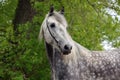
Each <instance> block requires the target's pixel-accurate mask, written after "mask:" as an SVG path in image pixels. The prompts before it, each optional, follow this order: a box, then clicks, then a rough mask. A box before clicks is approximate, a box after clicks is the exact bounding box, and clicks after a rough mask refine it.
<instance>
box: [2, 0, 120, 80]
mask: <svg viewBox="0 0 120 80" xmlns="http://www.w3.org/2000/svg"><path fill="white" fill-rule="evenodd" d="M31 1H34V2H35V3H34V5H33V8H35V9H36V12H37V14H36V15H35V16H34V18H33V20H32V22H27V23H25V24H20V25H19V26H18V31H19V34H18V36H14V31H13V24H12V20H13V19H14V17H15V9H16V7H17V3H18V1H17V0H6V2H5V3H4V4H3V3H2V2H0V78H1V79H2V80H50V65H49V62H48V59H47V56H46V52H45V47H44V42H43V41H42V42H39V41H38V34H39V30H40V25H41V23H42V21H43V19H44V17H45V15H46V13H48V11H49V7H50V5H51V4H54V6H55V8H56V10H58V11H59V10H60V8H61V6H62V5H64V7H65V16H66V18H67V21H68V24H69V28H68V31H69V33H70V34H71V36H72V38H73V39H74V40H75V41H76V42H78V43H80V44H81V45H83V46H85V47H87V48H88V49H90V50H101V49H103V48H102V46H101V45H100V44H101V42H102V41H104V40H108V41H109V42H113V43H112V45H113V46H114V47H119V46H120V41H119V39H118V38H119V37H120V25H119V21H118V19H117V18H116V19H115V20H113V18H112V17H111V16H110V15H109V14H107V13H106V12H105V10H104V9H105V8H106V7H107V6H109V4H108V2H107V0H106V1H105V2H104V0H101V1H99V2H100V4H98V1H97V0H85V1H83V0H70V1H68V0H60V1H59V0H44V1H39V0H38V1H37V0H31ZM118 4H120V3H119V2H118ZM113 6H114V5H113ZM113 6H112V7H113ZM112 7H111V8H112ZM114 8H115V10H116V12H118V14H119V13H120V10H119V9H118V8H116V7H114ZM112 9H113V8H112Z"/></svg>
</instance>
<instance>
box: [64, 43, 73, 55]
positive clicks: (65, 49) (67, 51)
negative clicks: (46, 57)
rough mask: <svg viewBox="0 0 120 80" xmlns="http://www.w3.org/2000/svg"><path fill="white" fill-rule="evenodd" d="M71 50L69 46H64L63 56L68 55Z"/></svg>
mask: <svg viewBox="0 0 120 80" xmlns="http://www.w3.org/2000/svg"><path fill="white" fill-rule="evenodd" d="M71 50H72V46H71V45H69V44H66V45H65V46H64V48H63V54H64V55H68V54H69V53H71Z"/></svg>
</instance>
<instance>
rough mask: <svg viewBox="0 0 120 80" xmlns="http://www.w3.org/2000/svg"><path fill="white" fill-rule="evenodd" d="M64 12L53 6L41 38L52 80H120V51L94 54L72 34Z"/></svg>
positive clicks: (43, 26)
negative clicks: (43, 42) (68, 30)
mask: <svg viewBox="0 0 120 80" xmlns="http://www.w3.org/2000/svg"><path fill="white" fill-rule="evenodd" d="M67 26H68V25H67V21H66V19H65V17H64V9H62V10H61V11H59V12H56V11H55V10H54V8H53V7H51V9H50V11H49V13H48V14H47V15H46V17H45V19H44V21H43V23H42V26H41V29H40V34H39V38H43V39H44V41H45V45H46V51H47V54H48V58H49V61H50V65H51V73H52V80H120V49H115V50H111V51H90V50H88V49H86V48H85V47H83V46H81V45H80V44H78V43H77V42H75V41H74V40H73V39H72V38H71V36H70V35H69V34H68V32H67V30H66V28H67Z"/></svg>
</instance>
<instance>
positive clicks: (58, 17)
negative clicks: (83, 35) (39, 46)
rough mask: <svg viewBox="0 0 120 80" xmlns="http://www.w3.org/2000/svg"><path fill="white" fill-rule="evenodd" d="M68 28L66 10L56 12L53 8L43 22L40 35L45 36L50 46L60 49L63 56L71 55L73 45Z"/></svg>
mask: <svg viewBox="0 0 120 80" xmlns="http://www.w3.org/2000/svg"><path fill="white" fill-rule="evenodd" d="M66 28H67V21H66V19H65V17H64V9H62V10H61V11H60V12H56V11H54V8H53V7H51V8H50V11H49V13H48V14H47V16H46V18H45V20H44V21H43V24H42V26H41V33H40V34H42V35H43V37H44V39H45V41H46V42H47V43H48V44H50V45H52V46H53V47H55V48H57V49H59V50H60V51H61V52H62V53H63V54H69V53H71V50H72V43H71V38H70V36H69V34H68V33H67V30H66Z"/></svg>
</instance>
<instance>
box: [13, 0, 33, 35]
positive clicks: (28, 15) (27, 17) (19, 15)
mask: <svg viewBox="0 0 120 80" xmlns="http://www.w3.org/2000/svg"><path fill="white" fill-rule="evenodd" d="M34 15H35V10H34V9H33V8H32V6H31V1H30V0H19V1H18V6H17V8H16V13H15V18H14V19H13V25H14V27H13V30H14V32H15V33H17V32H18V29H17V27H18V26H17V25H18V24H24V23H26V22H27V21H32V18H33V17H34Z"/></svg>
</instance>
